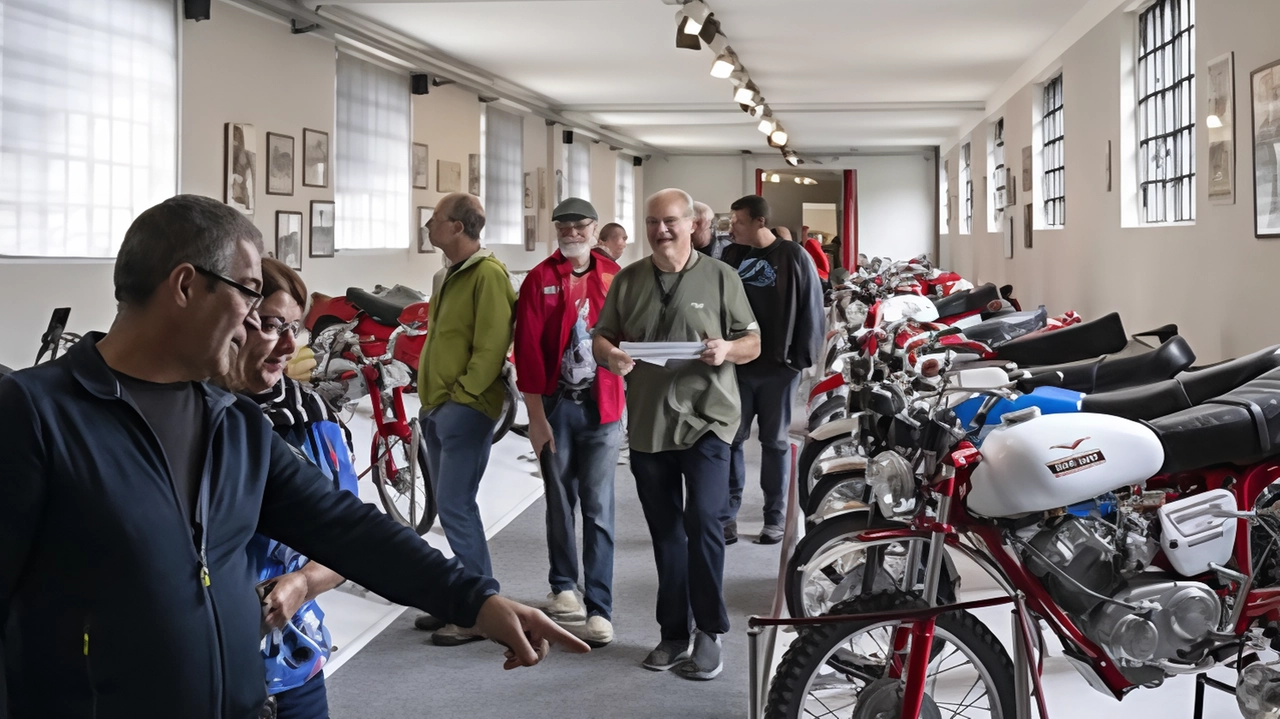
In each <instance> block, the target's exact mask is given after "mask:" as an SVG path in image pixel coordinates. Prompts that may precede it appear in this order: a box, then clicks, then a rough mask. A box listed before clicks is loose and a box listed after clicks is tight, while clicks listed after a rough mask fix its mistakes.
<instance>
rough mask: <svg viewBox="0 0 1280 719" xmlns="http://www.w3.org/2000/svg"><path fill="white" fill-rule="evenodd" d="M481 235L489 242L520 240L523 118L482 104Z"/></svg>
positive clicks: (522, 183)
mask: <svg viewBox="0 0 1280 719" xmlns="http://www.w3.org/2000/svg"><path fill="white" fill-rule="evenodd" d="M484 214H485V220H484V238H485V241H486V242H488V243H489V244H499V245H518V244H521V243H522V242H524V239H523V233H524V228H523V226H522V225H521V222H522V221H523V220H522V217H523V216H524V118H522V117H520V116H519V115H513V114H511V113H509V112H503V111H502V110H499V109H497V108H495V107H492V106H489V107H486V108H485V129H484Z"/></svg>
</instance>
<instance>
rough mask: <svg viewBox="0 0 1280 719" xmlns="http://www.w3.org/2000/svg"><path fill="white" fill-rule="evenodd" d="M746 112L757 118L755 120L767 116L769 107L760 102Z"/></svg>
mask: <svg viewBox="0 0 1280 719" xmlns="http://www.w3.org/2000/svg"><path fill="white" fill-rule="evenodd" d="M748 112H749V113H750V114H751V116H752V117H757V118H758V117H764V116H765V115H767V114H769V107H768V106H767V105H765V104H764V103H763V102H762V103H760V104H759V105H756V106H755V107H753V108H751V109H750V110H749V111H748ZM761 132H764V131H763V130H761Z"/></svg>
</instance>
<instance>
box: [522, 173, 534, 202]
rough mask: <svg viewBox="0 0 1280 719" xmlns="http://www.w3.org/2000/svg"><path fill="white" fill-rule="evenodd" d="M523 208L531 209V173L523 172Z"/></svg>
mask: <svg viewBox="0 0 1280 719" xmlns="http://www.w3.org/2000/svg"><path fill="white" fill-rule="evenodd" d="M524 209H526V210H532V209H533V173H532V172H526V173H524Z"/></svg>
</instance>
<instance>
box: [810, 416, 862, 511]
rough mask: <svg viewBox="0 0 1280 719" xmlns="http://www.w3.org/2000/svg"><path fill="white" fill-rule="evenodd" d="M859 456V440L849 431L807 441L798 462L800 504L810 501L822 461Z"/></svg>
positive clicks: (820, 470)
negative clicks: (810, 493)
mask: <svg viewBox="0 0 1280 719" xmlns="http://www.w3.org/2000/svg"><path fill="white" fill-rule="evenodd" d="M856 456H858V440H857V438H855V437H853V436H852V435H850V434H848V433H842V434H839V435H836V436H835V437H827V438H826V439H819V440H810V441H807V442H805V444H804V449H802V450H800V458H799V460H798V461H797V462H796V472H797V474H796V476H797V478H798V479H799V480H800V486H799V487H798V489H799V490H800V506H801V507H803V506H805V505H807V504H808V503H809V492H810V491H811V490H812V489H813V485H814V484H816V483H817V481H818V475H820V474H821V473H822V469H821V467H820V463H821V462H822V461H823V460H827V459H836V458H838V457H856Z"/></svg>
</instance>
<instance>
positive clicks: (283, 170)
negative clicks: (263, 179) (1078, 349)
mask: <svg viewBox="0 0 1280 719" xmlns="http://www.w3.org/2000/svg"><path fill="white" fill-rule="evenodd" d="M267 194H268V195H292V194H293V137H291V136H289V135H281V134H279V133H276V132H268V133H267Z"/></svg>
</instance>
